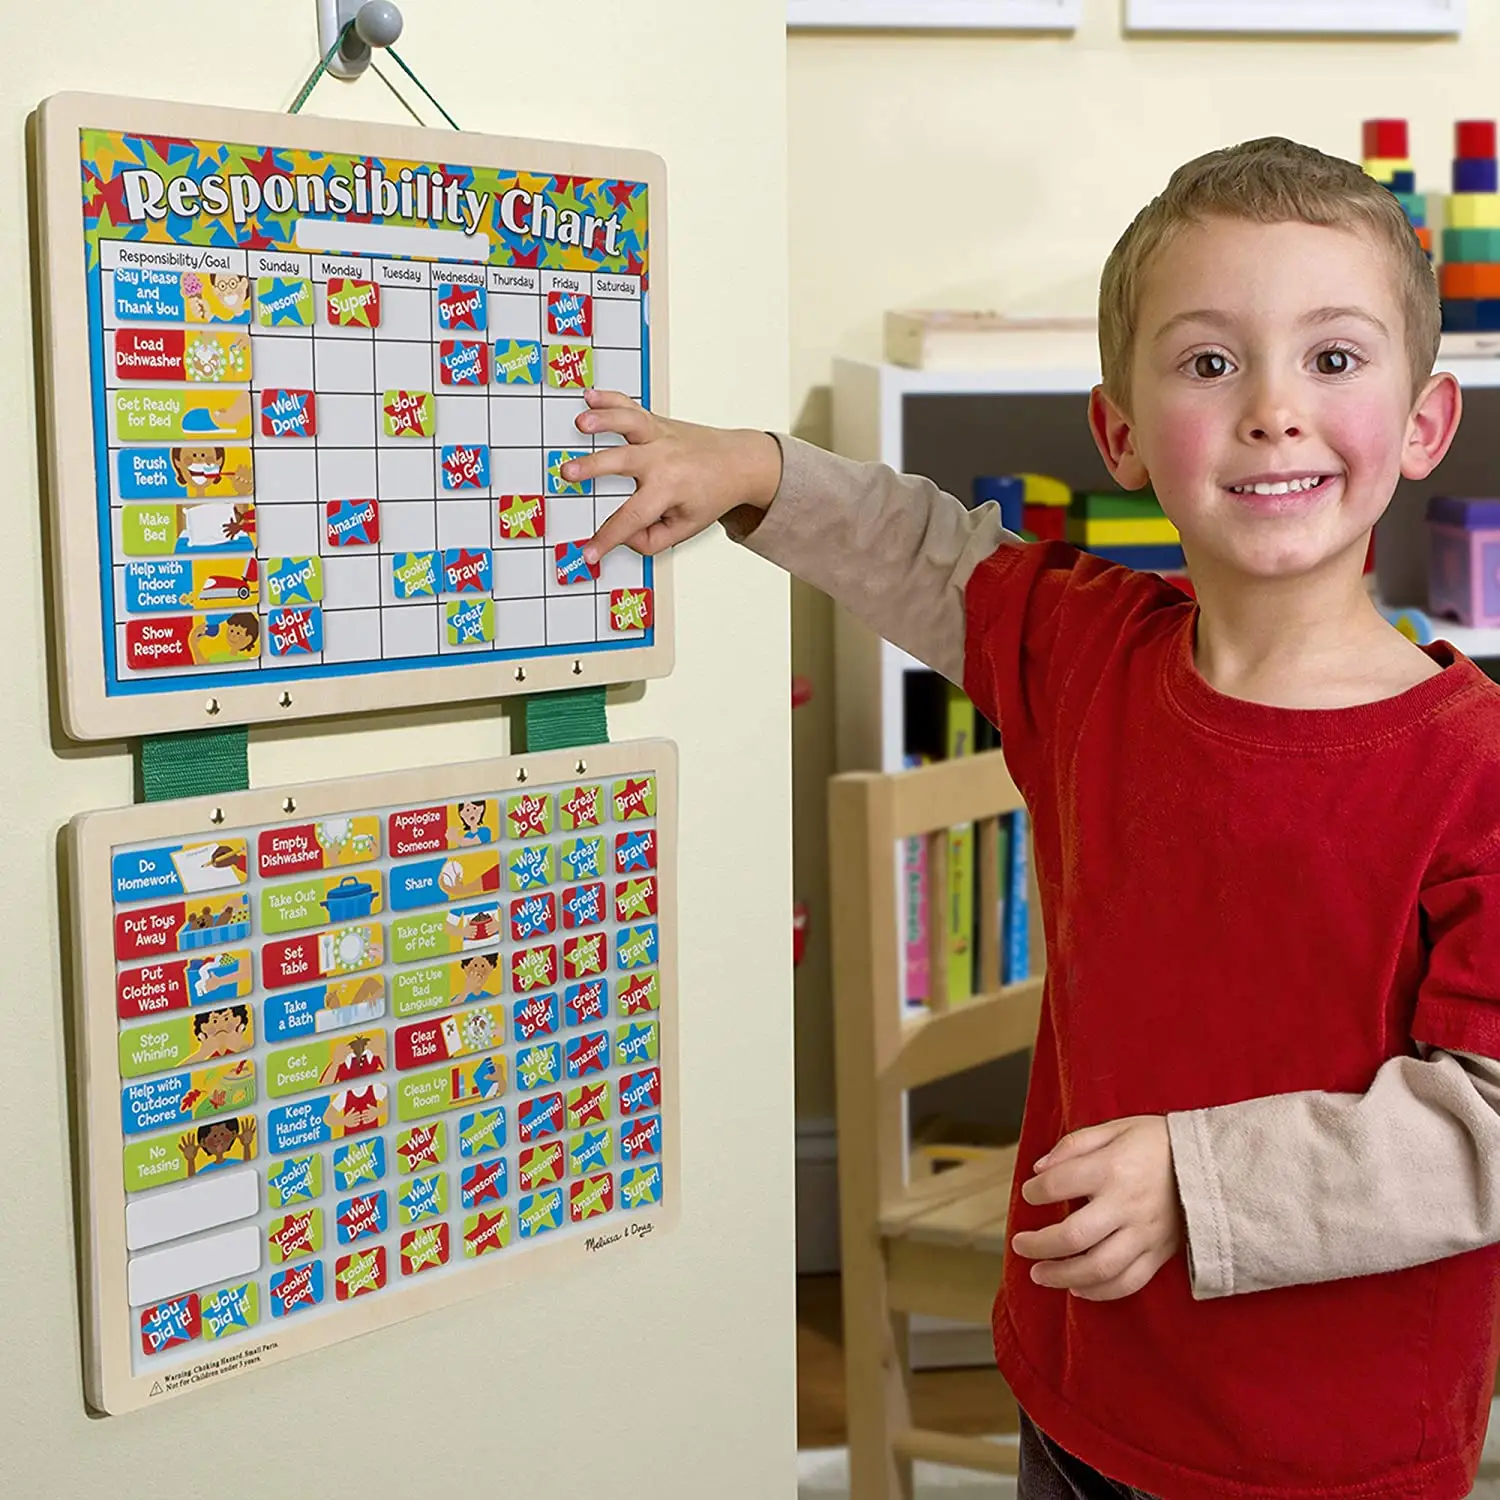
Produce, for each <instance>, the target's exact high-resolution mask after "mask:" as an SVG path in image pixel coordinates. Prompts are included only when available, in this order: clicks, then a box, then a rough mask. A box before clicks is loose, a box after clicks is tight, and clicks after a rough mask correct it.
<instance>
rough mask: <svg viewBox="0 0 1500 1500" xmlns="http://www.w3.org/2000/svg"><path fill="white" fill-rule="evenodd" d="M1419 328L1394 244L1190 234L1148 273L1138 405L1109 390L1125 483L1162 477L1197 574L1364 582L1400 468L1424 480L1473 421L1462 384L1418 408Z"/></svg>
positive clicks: (1313, 234)
mask: <svg viewBox="0 0 1500 1500" xmlns="http://www.w3.org/2000/svg"><path fill="white" fill-rule="evenodd" d="M1405 333H1406V330H1405V324H1404V319H1403V314H1402V305H1401V301H1400V298H1399V296H1398V292H1397V284H1396V272H1395V270H1394V268H1393V267H1392V266H1391V265H1390V263H1389V252H1387V251H1386V250H1385V249H1383V248H1382V247H1380V246H1377V245H1374V244H1371V243H1369V242H1367V241H1365V240H1363V239H1361V238H1359V237H1357V236H1355V235H1353V234H1351V233H1348V232H1346V231H1344V230H1340V229H1331V228H1323V227H1320V226H1317V225H1311V224H1303V223H1286V224H1254V223H1247V222H1242V221H1238V220H1226V219H1215V220H1211V221H1209V222H1208V223H1206V224H1203V225H1195V226H1188V227H1185V228H1184V229H1183V230H1181V231H1180V232H1179V234H1178V235H1177V236H1176V237H1175V238H1174V239H1173V240H1172V241H1171V242H1170V243H1169V244H1168V245H1167V246H1166V247H1165V248H1164V249H1163V250H1162V251H1161V253H1160V254H1159V255H1158V256H1157V258H1156V259H1155V261H1154V262H1153V263H1152V264H1151V266H1150V268H1149V270H1148V271H1147V273H1146V277H1145V281H1144V285H1143V287H1142V296H1141V306H1140V316H1139V321H1138V324H1137V332H1136V345H1135V350H1134V355H1133V361H1132V386H1131V403H1130V404H1131V407H1132V411H1131V413H1130V415H1129V416H1126V415H1125V414H1124V413H1123V412H1121V411H1120V410H1119V409H1118V408H1116V407H1115V406H1114V405H1113V403H1111V402H1110V401H1109V400H1108V398H1105V397H1103V396H1102V395H1096V398H1095V400H1094V402H1093V404H1092V407H1091V418H1092V421H1093V425H1094V432H1095V438H1096V440H1097V441H1098V443H1099V445H1100V449H1101V452H1103V453H1104V455H1105V458H1106V461H1107V462H1108V463H1109V465H1110V469H1111V472H1112V473H1113V474H1114V475H1115V477H1116V478H1117V479H1118V480H1119V481H1120V482H1121V483H1122V484H1125V485H1126V486H1127V487H1129V488H1136V487H1139V486H1140V485H1142V484H1144V483H1146V482H1148V481H1149V482H1150V483H1151V484H1152V485H1153V487H1154V489H1155V491H1156V495H1157V498H1158V499H1159V500H1160V501H1161V504H1162V509H1163V510H1164V511H1165V512H1166V513H1167V515H1168V517H1169V518H1170V519H1171V520H1172V521H1173V522H1174V523H1175V524H1176V526H1177V529H1178V530H1179V531H1180V532H1181V533H1182V538H1183V543H1184V547H1185V550H1186V552H1187V555H1188V562H1189V565H1190V567H1191V568H1192V569H1193V571H1194V576H1195V579H1196V578H1197V577H1198V576H1199V574H1200V573H1203V574H1207V575H1210V576H1217V577H1221V578H1225V579H1226V580H1227V579H1237V580H1239V581H1246V580H1248V579H1261V580H1267V579H1273V578H1295V577H1300V576H1307V575H1320V574H1323V573H1326V572H1329V571H1330V570H1332V571H1333V572H1336V573H1344V572H1346V571H1352V573H1353V574H1355V575H1356V576H1357V575H1358V573H1359V572H1360V571H1361V570H1362V568H1363V563H1364V555H1365V548H1366V544H1367V535H1368V532H1369V530H1370V528H1371V527H1372V526H1373V525H1374V524H1375V522H1376V520H1378V519H1379V517H1380V514H1381V512H1382V511H1384V509H1385V507H1386V505H1387V503H1388V502H1389V500H1390V498H1391V493H1392V491H1393V490H1394V488H1395V485H1396V480H1397V478H1398V477H1399V476H1400V475H1403V474H1404V475H1405V476H1406V477H1407V478H1410V479H1421V478H1425V477H1426V476H1427V474H1429V473H1430V472H1431V471H1432V469H1433V468H1434V467H1436V465H1437V463H1438V460H1439V459H1441V457H1442V455H1443V453H1444V452H1446V451H1447V448H1448V444H1449V442H1450V441H1451V440H1452V436H1453V431H1454V429H1455V428H1456V426H1457V421H1458V394H1457V384H1456V382H1454V381H1453V380H1452V377H1451V376H1437V377H1434V378H1433V380H1431V381H1429V382H1428V384H1427V386H1426V387H1425V388H1424V390H1423V391H1422V392H1419V393H1418V396H1417V399H1416V401H1415V403H1414V402H1413V398H1412V391H1411V366H1410V362H1409V360H1408V358H1407V352H1406V343H1405ZM1267 485H1270V486H1271V487H1272V492H1271V493H1261V492H1257V491H1259V490H1262V489H1263V487H1264V486H1267Z"/></svg>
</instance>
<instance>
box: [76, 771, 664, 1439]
mask: <svg viewBox="0 0 1500 1500" xmlns="http://www.w3.org/2000/svg"><path fill="white" fill-rule="evenodd" d="M675 799H676V753H675V749H674V747H673V746H672V745H671V744H669V743H667V742H662V741H642V742H636V743H632V744H620V745H609V746H600V747H597V748H593V749H588V750H584V751H567V752H552V753H548V754H542V755H536V756H523V757H519V758H512V759H508V760H494V761H482V762H475V763H472V764H467V765H456V766H447V767H442V768H438V769H432V770H423V771H410V772H399V773H392V774H389V775H381V776H371V777H362V778H358V779H350V780H344V781H325V782H313V783H309V784H307V785H301V786H290V787H281V788H277V789H274V790H269V791H252V792H237V793H233V794H230V795H227V796H224V797H222V798H218V799H200V798H194V799H185V800H183V801H178V802H159V803H153V804H147V805H143V806H138V807H131V808H123V809H120V810H118V811H110V812H97V813H88V814H84V815H82V816H80V817H78V818H77V819H75V820H74V822H73V825H72V828H71V845H72V858H73V870H74V876H73V880H74V892H75V901H74V905H75V917H76V928H77V938H78V946H79V968H78V974H79V983H78V986H77V991H78V1003H79V1005H80V1008H81V1025H80V1028H79V1031H80V1036H81V1037H82V1046H81V1048H80V1064H81V1067H82V1070H83V1075H84V1076H83V1079H82V1087H81V1090H80V1093H81V1096H82V1098H83V1101H84V1105H85V1110H84V1129H85V1132H86V1139H85V1142H84V1149H83V1151H82V1152H81V1153H80V1155H81V1159H82V1162H83V1170H84V1172H85V1176H86V1181H85V1183H84V1194H83V1199H84V1202H85V1204H86V1215H87V1224H86V1232H85V1236H84V1244H85V1247H86V1265H85V1275H84V1284H85V1286H86V1287H87V1288H88V1297H89V1305H88V1324H89V1337H88V1349H89V1354H90V1358H89V1362H88V1371H87V1388H88V1396H89V1399H90V1401H91V1403H92V1404H93V1405H94V1406H95V1407H97V1408H99V1409H101V1410H104V1411H108V1412H123V1411H128V1410H130V1409H132V1408H134V1407H138V1406H141V1405H143V1404H146V1403H148V1402H150V1401H152V1400H160V1399H164V1398H166V1397H168V1396H172V1395H176V1394H179V1393H181V1392H184V1391H187V1390H189V1389H191V1388H192V1387H194V1386H196V1385H198V1384H201V1383H202V1382H203V1381H205V1380H212V1379H218V1378H221V1377H223V1376H226V1375H230V1374H233V1373H235V1372H237V1371H240V1370H244V1369H247V1368H249V1367H251V1366H255V1365H265V1364H268V1363H272V1362H274V1361H276V1360H280V1359H285V1358H287V1357H288V1356H290V1355H293V1354H297V1353H301V1352H303V1351H306V1350H310V1349H315V1348H317V1347H319V1346H320V1345H323V1344H327V1343H331V1342H334V1341H335V1340H339V1339H345V1338H349V1337H352V1336H353V1335H355V1334H359V1333H364V1332H367V1331H369V1330H370V1329H372V1328H375V1327H377V1326H379V1325H380V1324H382V1323H387V1322H391V1321H394V1320H395V1319H398V1318H404V1317H409V1316H411V1315H413V1314H415V1313H420V1312H424V1311H426V1310H428V1309H430V1308H434V1307H438V1306H441V1305H443V1304H446V1303H449V1302H452V1301H454V1300H456V1299H457V1298H460V1297H465V1296H470V1295H473V1294H474V1293H477V1292H482V1291H489V1290H493V1289H494V1288H495V1287H498V1286H501V1285H503V1284H505V1283H508V1282H512V1281H515V1280H517V1279H519V1278H521V1277H529V1276H532V1275H534V1274H536V1273H539V1272H541V1271H542V1270H543V1268H544V1267H547V1266H551V1265H555V1264H558V1263H560V1262H567V1261H577V1260H587V1259H589V1258H591V1257H592V1256H593V1255H595V1254H598V1253H604V1254H609V1255H619V1254H622V1253H624V1254H629V1253H630V1247H631V1246H643V1245H645V1244H648V1243H649V1236H650V1235H651V1234H652V1233H653V1232H655V1231H657V1230H659V1229H660V1228H662V1227H664V1226H665V1225H666V1224H668V1223H669V1222H670V1221H671V1220H672V1219H673V1218H674V1217H675V1215H676V1207H677V1181H678V1175H677V1172H678V1168H677V1163H678V1115H677V1080H676V982H675V976H676V962H675V958H676V954H675V942H676V929H675V909H676V908H675V878H674V877H675V807H676V801H675Z"/></svg>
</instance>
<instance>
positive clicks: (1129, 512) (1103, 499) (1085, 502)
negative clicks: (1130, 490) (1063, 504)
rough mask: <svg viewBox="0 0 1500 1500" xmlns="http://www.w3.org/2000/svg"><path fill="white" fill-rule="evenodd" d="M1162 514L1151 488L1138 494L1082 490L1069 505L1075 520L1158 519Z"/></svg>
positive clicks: (1070, 514) (1069, 512)
mask: <svg viewBox="0 0 1500 1500" xmlns="http://www.w3.org/2000/svg"><path fill="white" fill-rule="evenodd" d="M1161 514H1162V509H1161V504H1160V502H1159V501H1158V500H1157V498H1156V496H1155V495H1153V494H1152V493H1151V491H1150V490H1143V491H1141V492H1140V493H1138V494H1127V493H1125V492H1124V491H1120V492H1118V493H1114V494H1110V493H1104V492H1085V491H1080V492H1079V493H1078V494H1076V495H1074V496H1073V499H1072V500H1071V501H1070V502H1069V505H1068V515H1069V516H1070V517H1072V518H1073V519H1074V520H1078V519H1082V518H1087V519H1088V520H1091V521H1094V520H1116V521H1140V520H1154V519H1158V518H1159V517H1160V516H1161Z"/></svg>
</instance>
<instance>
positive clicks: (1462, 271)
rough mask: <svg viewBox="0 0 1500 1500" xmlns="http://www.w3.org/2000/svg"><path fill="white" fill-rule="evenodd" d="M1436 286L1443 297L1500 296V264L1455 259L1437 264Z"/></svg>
mask: <svg viewBox="0 0 1500 1500" xmlns="http://www.w3.org/2000/svg"><path fill="white" fill-rule="evenodd" d="M1438 288H1439V290H1440V291H1441V292H1442V295H1443V297H1444V298H1445V299H1446V298H1449V297H1467V298H1470V299H1473V300H1476V301H1483V300H1484V299H1486V298H1494V297H1500V264H1491V265H1482V264H1477V263H1475V262H1464V261H1457V262H1454V263H1452V264H1449V265H1445V266H1439V267H1438Z"/></svg>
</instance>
